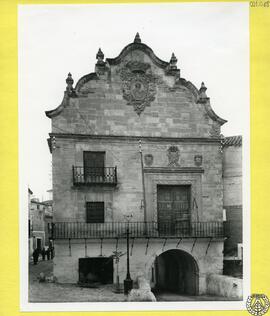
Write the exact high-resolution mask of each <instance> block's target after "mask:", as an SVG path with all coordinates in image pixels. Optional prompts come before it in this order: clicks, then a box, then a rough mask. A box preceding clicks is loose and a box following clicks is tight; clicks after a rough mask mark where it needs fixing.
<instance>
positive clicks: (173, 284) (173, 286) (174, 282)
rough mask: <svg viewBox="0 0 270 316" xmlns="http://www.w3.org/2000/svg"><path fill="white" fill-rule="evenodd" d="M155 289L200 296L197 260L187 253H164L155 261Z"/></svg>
mask: <svg viewBox="0 0 270 316" xmlns="http://www.w3.org/2000/svg"><path fill="white" fill-rule="evenodd" d="M155 284H156V285H155V289H156V290H157V291H161V292H162V291H165V292H174V293H178V294H181V295H198V290H199V271H198V265H197V263H196V261H195V259H194V258H193V257H192V256H191V255H190V254H188V253H187V252H185V251H182V250H178V249H173V250H168V251H165V252H163V253H162V254H161V255H159V256H158V257H157V258H156V260H155Z"/></svg>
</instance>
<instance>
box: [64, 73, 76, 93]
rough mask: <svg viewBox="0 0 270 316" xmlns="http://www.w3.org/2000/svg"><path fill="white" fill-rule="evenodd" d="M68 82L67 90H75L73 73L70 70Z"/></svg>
mask: <svg viewBox="0 0 270 316" xmlns="http://www.w3.org/2000/svg"><path fill="white" fill-rule="evenodd" d="M66 83H67V89H66V90H67V91H71V90H73V83H74V80H73V78H72V75H71V73H70V72H69V73H68V76H67V79H66Z"/></svg>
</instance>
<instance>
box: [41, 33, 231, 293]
mask: <svg viewBox="0 0 270 316" xmlns="http://www.w3.org/2000/svg"><path fill="white" fill-rule="evenodd" d="M96 58H97V63H96V66H95V72H94V73H90V74H87V75H85V76H83V77H82V78H81V79H79V81H78V82H77V84H76V85H75V86H73V83H74V82H73V78H72V76H71V74H69V75H68V78H67V80H66V82H67V88H66V91H65V93H64V98H63V101H62V103H61V104H60V105H59V106H58V107H57V108H56V109H54V110H51V111H47V112H46V115H47V116H48V117H49V118H50V119H51V121H52V131H51V133H50V138H49V140H48V142H49V146H50V150H51V153H52V161H53V163H52V165H53V193H54V201H53V209H54V229H53V238H54V246H55V258H54V274H55V276H56V277H57V278H58V281H59V282H71V283H76V282H91V281H101V282H116V280H117V275H116V271H117V270H118V271H119V279H120V283H123V280H124V279H125V277H126V272H127V266H126V256H127V254H126V229H127V225H128V226H129V236H130V273H131V277H132V278H133V279H135V278H136V275H137V274H138V273H139V272H140V271H143V273H144V274H145V277H146V278H147V279H148V280H149V281H150V282H151V285H152V287H156V288H159V289H168V290H173V291H177V292H179V293H183V294H199V293H200V294H202V293H205V292H206V282H207V281H206V280H207V275H208V274H210V273H216V274H222V270H223V246H224V233H223V179H222V171H223V170H222V150H221V146H222V142H221V140H222V137H221V134H220V127H221V126H222V125H223V124H224V123H225V122H226V121H225V120H224V119H222V118H220V117H219V116H217V115H216V114H215V112H214V111H213V109H212V108H211V105H210V100H209V98H208V97H207V95H206V87H205V85H204V83H202V85H201V87H200V89H197V88H196V87H195V86H194V85H193V84H192V83H191V82H189V81H187V80H185V79H184V78H182V77H181V75H180V70H179V69H178V67H177V59H176V57H175V55H174V54H172V57H171V59H170V61H169V62H166V61H163V60H161V59H159V58H158V57H157V56H156V55H155V54H154V52H153V51H152V49H151V48H150V47H148V46H147V45H145V44H143V43H142V42H141V39H140V37H139V35H138V34H137V35H136V37H135V40H134V42H133V43H131V44H129V45H127V46H126V47H125V48H124V49H123V50H122V51H121V53H120V54H119V56H117V57H116V58H107V59H106V60H105V59H104V54H103V52H102V51H101V50H99V51H98V53H97V55H96ZM127 219H128V221H129V224H127ZM116 251H117V252H119V251H120V252H122V254H123V256H122V257H121V258H120V260H119V263H118V264H117V260H114V259H112V258H113V254H114V253H115V252H116ZM117 265H118V269H116V268H117Z"/></svg>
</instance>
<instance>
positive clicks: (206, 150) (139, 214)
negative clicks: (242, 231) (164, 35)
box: [53, 138, 223, 222]
mask: <svg viewBox="0 0 270 316" xmlns="http://www.w3.org/2000/svg"><path fill="white" fill-rule="evenodd" d="M172 145H173V146H175V145H176V146H177V147H178V149H179V153H180V157H179V166H178V167H170V166H168V163H169V161H168V148H170V147H171V146H172ZM142 150H143V157H144V156H145V155H147V154H151V155H153V163H152V165H151V166H147V165H145V162H144V166H145V168H146V171H145V184H146V197H147V201H146V202H147V220H149V221H153V220H156V219H157V218H156V215H157V210H156V209H157V199H156V188H157V185H158V184H171V185H186V184H188V185H191V205H192V207H193V206H194V204H196V205H197V206H198V208H193V209H192V210H191V212H192V220H193V221H196V220H199V221H217V220H222V203H223V202H222V201H223V196H222V192H223V191H222V190H223V188H222V181H221V176H222V165H221V153H220V151H219V143H201V144H198V143H197V144H196V143H195V144H194V143H181V142H178V143H176V142H173V143H172V142H168V141H162V142H159V143H155V142H151V141H148V142H146V141H145V142H143V143H142ZM83 151H105V152H106V155H105V166H107V167H114V166H117V178H118V185H117V186H116V187H108V186H104V187H95V186H87V187H75V186H74V185H73V175H72V166H73V165H74V166H83ZM197 154H200V155H201V156H202V165H201V166H200V168H198V167H197V166H196V165H195V162H194V156H195V155H197ZM187 167H189V168H193V169H194V170H195V171H194V170H193V169H192V170H193V172H191V173H190V172H188V171H185V170H182V169H184V168H187ZM159 168H162V170H163V172H162V173H160V171H159V170H160V169H159ZM181 168H182V169H181ZM196 168H197V169H199V171H197V169H196ZM201 169H202V170H203V172H201V171H200V170H201ZM147 170H150V171H149V172H150V173H148V171H147ZM155 170H157V171H155ZM53 190H54V206H53V207H54V218H55V221H71V222H72V221H82V222H84V221H85V216H86V215H85V214H86V212H85V203H86V202H89V201H96V202H98V201H104V202H105V221H108V222H110V221H125V218H124V215H125V214H130V213H132V214H133V220H134V221H143V208H142V200H143V191H142V175H141V160H140V153H139V149H138V142H137V141H136V140H129V141H126V140H125V141H119V140H106V139H103V140H89V139H88V140H82V139H81V140H78V139H60V138H57V139H56V149H55V150H54V151H53ZM194 199H195V202H194Z"/></svg>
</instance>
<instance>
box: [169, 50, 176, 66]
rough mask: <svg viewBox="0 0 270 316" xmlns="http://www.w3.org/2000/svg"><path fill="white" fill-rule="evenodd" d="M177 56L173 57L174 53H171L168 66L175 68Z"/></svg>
mask: <svg viewBox="0 0 270 316" xmlns="http://www.w3.org/2000/svg"><path fill="white" fill-rule="evenodd" d="M176 64H177V58H176V57H175V55H174V53H172V57H171V59H170V68H171V69H177V66H176Z"/></svg>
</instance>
